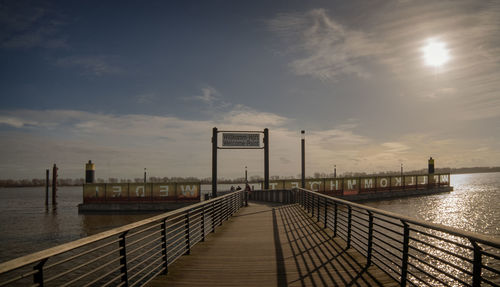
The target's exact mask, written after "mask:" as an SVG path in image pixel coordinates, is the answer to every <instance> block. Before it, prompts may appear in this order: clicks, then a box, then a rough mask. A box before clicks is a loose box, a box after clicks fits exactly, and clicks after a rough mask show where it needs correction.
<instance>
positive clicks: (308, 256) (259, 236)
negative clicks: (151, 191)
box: [0, 189, 500, 287]
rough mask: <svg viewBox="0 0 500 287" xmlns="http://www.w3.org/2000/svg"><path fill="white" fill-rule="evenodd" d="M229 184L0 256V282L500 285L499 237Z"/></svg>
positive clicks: (308, 194) (314, 196)
mask: <svg viewBox="0 0 500 287" xmlns="http://www.w3.org/2000/svg"><path fill="white" fill-rule="evenodd" d="M247 198H248V194H247V193H246V192H245V191H236V192H233V193H229V194H226V195H223V196H219V197H216V198H213V199H210V200H207V201H203V202H200V203H196V204H193V205H190V206H187V207H183V208H180V209H177V210H175V211H170V212H167V213H163V214H159V215H156V216H153V217H151V218H148V219H144V220H141V221H139V222H135V223H131V224H128V225H125V226H121V227H117V228H114V229H111V230H108V231H105V232H102V233H99V234H95V235H92V236H89V237H85V238H81V239H78V240H75V241H73V242H68V243H65V244H62V245H59V246H56V247H53V248H49V249H46V250H42V251H39V252H36V253H33V254H29V255H26V256H23V257H19V258H16V259H13V260H10V261H8V262H4V263H1V264H0V286H32V285H33V286H69V285H77V286H144V285H148V286H164V285H168V286H259V287H263V286H351V285H356V286H396V285H399V286H409V285H413V286H421V285H427V286H438V285H439V286H442V285H444V286H448V285H449V286H500V240H499V239H498V238H497V237H490V236H485V235H481V234H476V233H472V232H467V231H463V230H459V229H456V228H451V227H447V226H444V225H440V224H435V223H432V222H427V221H423V220H418V219H415V218H409V217H405V216H402V215H399V214H395V213H391V212H387V211H383V210H379V209H376V208H372V207H368V206H365V205H362V204H357V203H353V202H349V201H345V200H342V199H338V198H334V197H330V196H327V195H324V194H320V193H318V192H314V191H310V190H306V189H291V190H260V191H252V192H251V194H250V198H251V199H253V200H254V201H251V202H250V204H249V206H248V207H246V199H247Z"/></svg>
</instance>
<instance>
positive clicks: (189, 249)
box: [184, 210, 191, 255]
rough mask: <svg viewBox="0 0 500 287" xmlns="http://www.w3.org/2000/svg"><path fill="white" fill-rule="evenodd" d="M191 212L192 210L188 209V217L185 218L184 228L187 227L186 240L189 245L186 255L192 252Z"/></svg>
mask: <svg viewBox="0 0 500 287" xmlns="http://www.w3.org/2000/svg"><path fill="white" fill-rule="evenodd" d="M189 212H190V210H188V211H187V212H186V218H185V222H184V228H185V230H186V231H185V236H186V241H187V246H186V249H187V250H186V253H184V254H186V255H189V254H191V242H190V238H189V227H190V226H189Z"/></svg>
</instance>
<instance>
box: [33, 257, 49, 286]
mask: <svg viewBox="0 0 500 287" xmlns="http://www.w3.org/2000/svg"><path fill="white" fill-rule="evenodd" d="M48 259H49V258H45V259H42V260H41V261H40V262H39V263H38V264H37V265H35V266H34V267H33V270H37V271H38V272H36V273H35V274H33V283H34V284H38V286H43V265H44V264H45V262H47V260H48Z"/></svg>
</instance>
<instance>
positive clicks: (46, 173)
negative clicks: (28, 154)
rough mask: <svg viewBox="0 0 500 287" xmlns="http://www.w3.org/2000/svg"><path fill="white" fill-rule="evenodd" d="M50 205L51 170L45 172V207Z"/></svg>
mask: <svg viewBox="0 0 500 287" xmlns="http://www.w3.org/2000/svg"><path fill="white" fill-rule="evenodd" d="M47 205H49V170H48V169H47V170H45V206H47Z"/></svg>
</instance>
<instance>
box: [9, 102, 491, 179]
mask: <svg viewBox="0 0 500 287" xmlns="http://www.w3.org/2000/svg"><path fill="white" fill-rule="evenodd" d="M294 121H295V120H294V119H293V118H287V117H284V116H280V115H276V114H272V113H266V112H259V111H256V110H248V109H243V110H241V109H235V110H230V111H227V113H226V114H224V115H223V116H222V117H220V118H213V119H209V120H186V119H181V118H178V117H174V116H153V115H144V114H124V115H115V114H100V113H92V112H84V111H76V110H45V111H36V110H16V111H2V112H0V136H1V137H2V141H0V157H1V158H2V162H1V163H0V174H2V175H3V176H6V177H36V176H37V175H38V174H39V172H40V171H41V170H44V168H46V167H47V166H48V165H50V164H51V163H53V162H54V161H55V162H57V163H58V164H60V165H61V172H62V175H61V176H68V177H79V176H81V173H82V163H84V162H86V161H88V160H89V159H92V160H93V161H94V162H96V164H97V165H98V176H99V177H104V178H106V177H109V176H112V177H119V178H120V177H121V178H123V177H132V178H133V177H134V176H136V175H140V174H141V172H142V168H137V167H138V166H141V167H142V166H146V167H148V170H150V172H151V175H153V176H165V175H168V176H175V175H177V176H190V175H194V176H201V177H205V176H209V175H210V174H209V171H210V163H211V160H210V156H211V152H210V137H211V131H212V128H213V127H214V126H216V127H218V128H219V129H221V130H224V129H226V130H228V129H230V130H233V129H236V130H247V129H248V130H262V129H263V128H265V127H268V128H269V129H270V160H271V173H272V174H277V175H286V176H290V175H292V176H295V175H297V174H298V173H299V172H300V152H299V151H300V131H299V129H296V128H294V127H293V125H292V127H290V123H293V122H294ZM2 124H3V125H6V126H8V127H9V128H8V129H5V127H3V128H2ZM30 125H31V126H30ZM478 146H479V147H481V149H478ZM499 150H500V146H499V144H498V143H497V142H496V141H494V140H492V139H484V140H481V139H473V138H445V137H436V136H431V135H428V134H407V135H398V137H397V139H393V140H391V139H388V140H386V141H384V142H377V141H376V140H374V139H372V138H370V137H368V136H366V135H362V134H358V133H356V132H355V131H354V127H345V126H341V125H339V126H337V127H334V128H332V129H329V130H320V129H316V130H307V132H306V166H307V173H308V174H312V173H313V172H316V171H318V172H328V171H330V170H332V168H333V165H334V164H335V165H337V168H338V171H339V172H345V171H365V172H373V171H379V170H391V169H392V170H396V169H398V168H399V164H400V163H401V162H403V163H404V166H405V169H420V168H424V167H425V164H426V160H427V157H428V156H429V155H432V156H433V157H435V158H436V159H437V160H438V166H471V165H474V164H477V163H478V162H481V163H482V164H483V165H495V162H496V163H498V159H499V158H500V153H499V152H498V151H499ZM470 154H474V156H473V157H472V158H471V157H470V156H469V155H470ZM220 162H221V165H220V170H219V174H220V175H221V176H226V177H236V176H240V175H241V170H242V167H244V166H245V165H246V166H248V167H249V169H250V170H251V172H253V173H256V174H261V172H262V165H263V161H262V156H261V154H260V152H259V151H238V152H233V151H223V152H222V151H221V152H220Z"/></svg>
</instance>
